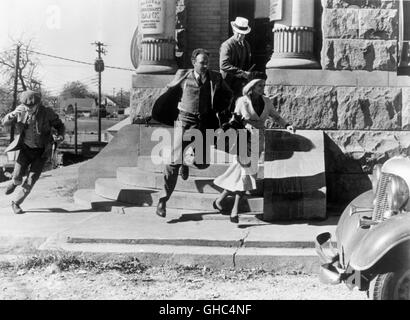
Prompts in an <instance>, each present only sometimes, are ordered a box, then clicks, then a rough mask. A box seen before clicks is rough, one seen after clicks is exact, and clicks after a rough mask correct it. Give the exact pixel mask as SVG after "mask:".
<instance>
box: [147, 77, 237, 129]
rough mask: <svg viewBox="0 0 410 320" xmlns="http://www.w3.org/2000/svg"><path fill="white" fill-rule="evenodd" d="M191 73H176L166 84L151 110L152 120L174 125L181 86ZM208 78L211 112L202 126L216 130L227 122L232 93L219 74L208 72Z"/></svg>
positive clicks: (177, 112)
mask: <svg viewBox="0 0 410 320" xmlns="http://www.w3.org/2000/svg"><path fill="white" fill-rule="evenodd" d="M192 72H194V70H193V69H189V70H187V69H181V70H178V71H177V73H176V75H175V78H174V80H173V81H172V82H171V83H170V84H168V86H167V91H166V92H165V93H164V94H163V95H161V96H160V97H159V98H158V99H157V101H156V102H155V104H154V107H153V109H152V118H153V119H154V120H156V121H158V122H160V123H162V124H165V125H168V126H173V125H174V121H175V120H177V118H178V114H179V110H178V104H179V102H180V101H181V97H182V90H183V89H182V86H181V84H182V83H183V81H184V80H185V79H186V78H187V77H188V75H189V74H190V73H192ZM208 76H209V78H210V82H211V103H212V106H211V108H212V112H211V114H209V115H208V117H207V118H206V120H205V121H206V122H205V123H204V125H205V127H206V128H207V129H217V128H220V126H221V124H222V123H224V122H225V121H227V120H228V119H224V117H226V115H225V113H226V112H227V110H228V109H229V106H230V103H231V101H232V91H231V89H230V88H229V86H228V85H227V84H226V82H225V81H224V80H223V79H222V75H221V74H220V73H219V72H216V71H208Z"/></svg>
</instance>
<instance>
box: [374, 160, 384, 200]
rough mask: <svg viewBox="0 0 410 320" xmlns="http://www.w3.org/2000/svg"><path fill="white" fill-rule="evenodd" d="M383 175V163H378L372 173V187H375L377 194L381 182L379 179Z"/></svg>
mask: <svg viewBox="0 0 410 320" xmlns="http://www.w3.org/2000/svg"><path fill="white" fill-rule="evenodd" d="M381 176H382V165H381V164H376V165H375V166H374V168H373V175H372V187H373V194H374V195H376V193H377V185H378V184H379V180H380V177H381Z"/></svg>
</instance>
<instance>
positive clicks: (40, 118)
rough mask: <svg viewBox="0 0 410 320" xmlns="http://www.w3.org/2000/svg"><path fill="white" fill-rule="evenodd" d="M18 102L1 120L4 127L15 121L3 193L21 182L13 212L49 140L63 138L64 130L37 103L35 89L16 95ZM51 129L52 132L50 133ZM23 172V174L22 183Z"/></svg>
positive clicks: (25, 193) (40, 167)
mask: <svg viewBox="0 0 410 320" xmlns="http://www.w3.org/2000/svg"><path fill="white" fill-rule="evenodd" d="M20 102H21V105H19V106H18V107H17V108H16V109H15V110H14V111H13V112H10V113H9V114H7V115H6V116H5V117H4V118H3V120H2V124H3V125H4V126H11V125H13V124H15V125H16V129H17V133H18V134H17V136H16V138H15V140H14V141H13V142H12V143H11V144H10V146H9V147H7V149H6V151H5V152H11V151H17V150H19V151H20V152H19V156H18V158H17V161H16V164H15V166H14V172H13V178H12V181H11V182H10V184H9V185H8V186H7V189H6V195H9V194H12V193H13V192H14V190H15V189H16V187H17V186H20V185H21V190H20V191H19V192H18V193H17V195H16V197H15V199H14V201H12V203H11V206H12V209H13V211H14V213H15V214H22V213H23V210H22V209H21V208H20V205H21V204H22V203H23V201H24V200H25V199H26V197H27V196H28V195H29V193H30V192H31V190H32V188H33V186H34V184H35V183H36V182H37V180H38V179H39V178H40V175H41V172H42V171H43V167H44V164H45V163H46V161H47V159H48V158H49V157H50V156H51V152H52V145H53V143H54V142H55V141H62V140H64V131H65V127H64V124H63V122H62V121H61V120H60V118H59V117H58V115H57V114H56V113H55V112H54V111H53V109H51V108H46V107H44V106H43V105H42V104H41V94H40V93H39V92H35V91H31V90H28V91H24V92H23V93H21V95H20ZM53 130H55V132H56V135H53ZM25 175H26V176H27V177H26V179H25V180H24V183H23V177H24V176H25Z"/></svg>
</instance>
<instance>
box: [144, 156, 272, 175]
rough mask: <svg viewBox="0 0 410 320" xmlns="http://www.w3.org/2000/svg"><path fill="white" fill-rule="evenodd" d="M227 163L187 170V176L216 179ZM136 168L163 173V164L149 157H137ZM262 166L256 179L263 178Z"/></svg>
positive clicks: (225, 168)
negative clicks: (156, 162)
mask: <svg viewBox="0 0 410 320" xmlns="http://www.w3.org/2000/svg"><path fill="white" fill-rule="evenodd" d="M229 165H230V164H229V163H211V164H210V166H209V167H208V168H206V169H203V170H200V169H198V168H196V167H190V168H189V174H190V176H192V177H207V178H212V179H214V178H216V177H218V176H220V175H222V174H224V173H225V171H226V170H227V169H228V167H229ZM137 166H138V168H140V169H142V170H144V171H147V172H155V173H162V172H163V171H164V165H163V164H155V163H153V161H152V158H151V157H150V156H140V157H138V162H137ZM263 167H264V166H263V164H260V165H259V171H258V178H259V179H261V178H263V176H264V173H263V170H264V169H263Z"/></svg>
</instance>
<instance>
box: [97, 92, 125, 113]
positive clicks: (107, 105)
mask: <svg viewBox="0 0 410 320" xmlns="http://www.w3.org/2000/svg"><path fill="white" fill-rule="evenodd" d="M101 106H102V108H103V109H105V111H106V113H104V114H118V109H119V107H118V103H117V102H116V101H114V99H112V98H110V97H107V96H103V97H102V98H101ZM97 111H98V108H97V103H94V105H93V109H92V110H91V113H92V114H97Z"/></svg>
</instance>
